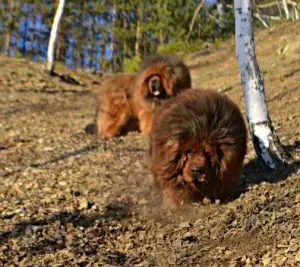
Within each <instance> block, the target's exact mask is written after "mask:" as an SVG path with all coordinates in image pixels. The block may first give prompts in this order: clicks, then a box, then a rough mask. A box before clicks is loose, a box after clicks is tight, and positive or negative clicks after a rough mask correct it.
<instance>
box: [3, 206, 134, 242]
mask: <svg viewBox="0 0 300 267" xmlns="http://www.w3.org/2000/svg"><path fill="white" fill-rule="evenodd" d="M131 211H132V204H130V203H111V204H109V205H107V206H106V207H105V209H104V213H103V214H97V215H92V216H87V215H84V214H82V213H81V212H80V211H77V210H74V211H73V212H61V213H57V214H54V215H53V216H51V217H50V218H45V219H41V220H38V219H32V220H25V221H21V222H19V223H17V224H16V225H15V226H14V227H13V229H12V230H11V231H7V232H3V233H0V241H4V240H6V239H10V238H16V237H19V236H22V235H24V234H25V233H26V228H27V227H28V226H31V227H32V226H44V225H48V224H51V223H53V222H56V221H58V222H59V223H60V225H64V226H66V225H67V224H72V225H73V226H74V227H78V226H81V227H83V228H89V227H90V226H91V225H92V224H93V223H95V221H97V220H98V221H109V220H122V219H125V218H128V217H130V216H131V214H132V212H131ZM0 219H7V218H3V217H2V218H1V217H0Z"/></svg>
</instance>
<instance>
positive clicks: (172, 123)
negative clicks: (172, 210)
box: [149, 89, 247, 207]
mask: <svg viewBox="0 0 300 267" xmlns="http://www.w3.org/2000/svg"><path fill="white" fill-rule="evenodd" d="M246 151H247V130H246V125H245V122H244V119H243V117H242V114H241V112H240V110H239V108H238V106H237V105H236V104H235V103H233V102H232V101H231V100H230V99H229V98H228V97H227V96H226V95H223V94H219V93H217V92H215V91H212V90H201V89H195V90H189V91H186V92H183V93H182V94H180V95H179V96H177V97H176V98H173V99H170V100H169V101H167V102H165V103H164V104H163V105H162V106H161V107H160V108H159V109H158V111H157V112H156V114H155V117H154V121H153V126H152V130H151V134H150V153H149V169H150V170H151V172H152V174H153V176H154V182H155V184H156V186H157V187H158V188H159V190H160V192H161V194H162V196H163V199H164V202H165V204H166V205H167V206H171V207H181V205H182V204H185V203H188V202H193V201H200V200H202V199H203V198H208V199H211V200H214V199H220V200H226V199H227V198H228V197H230V195H231V193H232V190H233V188H234V185H235V184H236V182H237V180H238V179H239V176H240V173H241V170H242V165H243V160H244V157H245V154H246Z"/></svg>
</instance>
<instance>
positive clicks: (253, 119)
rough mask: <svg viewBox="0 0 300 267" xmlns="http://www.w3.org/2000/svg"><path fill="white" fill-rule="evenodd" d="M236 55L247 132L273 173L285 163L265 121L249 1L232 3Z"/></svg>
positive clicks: (263, 100) (266, 117) (268, 121)
mask: <svg viewBox="0 0 300 267" xmlns="http://www.w3.org/2000/svg"><path fill="white" fill-rule="evenodd" d="M234 12H235V38H236V52H237V60H238V64H239V69H240V74H241V81H242V85H243V90H244V98H245V107H246V115H247V119H248V123H249V130H250V134H251V137H252V141H253V144H254V148H255V150H256V153H257V156H258V158H259V159H260V160H261V162H262V165H263V166H266V167H267V168H270V169H275V168H276V167H277V165H279V164H282V163H288V160H287V158H286V156H285V153H284V151H283V149H282V147H281V144H280V141H279V139H278V138H277V136H276V134H275V131H274V128H273V127H272V122H271V120H270V117H269V113H268V109H267V104H266V98H265V88H264V81H263V78H262V76H261V73H260V71H259V67H258V64H257V61H256V55H255V44H254V38H253V31H252V1H251V0H234Z"/></svg>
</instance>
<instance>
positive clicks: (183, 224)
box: [179, 222, 193, 229]
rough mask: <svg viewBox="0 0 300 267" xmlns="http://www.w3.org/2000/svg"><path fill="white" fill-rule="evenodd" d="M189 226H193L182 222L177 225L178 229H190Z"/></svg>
mask: <svg viewBox="0 0 300 267" xmlns="http://www.w3.org/2000/svg"><path fill="white" fill-rule="evenodd" d="M191 226H193V225H192V224H191V223H189V222H182V223H181V224H179V228H180V229H184V228H190V227H191Z"/></svg>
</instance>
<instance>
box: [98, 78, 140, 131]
mask: <svg viewBox="0 0 300 267" xmlns="http://www.w3.org/2000/svg"><path fill="white" fill-rule="evenodd" d="M135 82H136V74H129V73H127V74H125V73H124V74H116V75H113V76H109V77H107V78H105V80H103V82H102V84H101V85H100V87H99V90H98V92H97V97H96V102H97V103H96V106H97V108H96V124H97V133H98V136H99V137H112V136H117V135H123V134H126V133H127V132H128V131H133V130H138V129H139V126H138V123H137V119H136V118H135V111H134V103H133V98H132V95H133V91H134V88H135Z"/></svg>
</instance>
